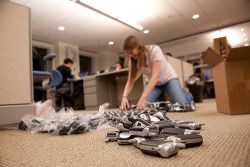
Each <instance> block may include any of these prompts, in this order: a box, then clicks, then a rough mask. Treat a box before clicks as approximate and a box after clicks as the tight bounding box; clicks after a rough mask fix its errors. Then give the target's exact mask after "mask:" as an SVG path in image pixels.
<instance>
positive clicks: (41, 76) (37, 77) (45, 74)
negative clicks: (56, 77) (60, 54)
mask: <svg viewBox="0 0 250 167" xmlns="http://www.w3.org/2000/svg"><path fill="white" fill-rule="evenodd" d="M55 57H56V54H47V55H46V56H44V57H43V61H45V62H46V64H47V69H46V71H33V83H38V82H42V81H44V80H47V79H49V82H48V83H47V84H46V85H42V86H34V89H37V90H42V101H45V100H46V99H47V92H46V90H47V89H49V88H50V86H51V83H52V79H53V75H52V60H53V58H55Z"/></svg>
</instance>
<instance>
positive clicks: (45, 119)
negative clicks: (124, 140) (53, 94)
mask: <svg viewBox="0 0 250 167" xmlns="http://www.w3.org/2000/svg"><path fill="white" fill-rule="evenodd" d="M50 104H51V103H50V101H46V102H44V103H40V102H39V103H37V112H36V113H37V115H36V116H34V115H24V116H23V117H22V118H21V120H22V121H21V122H20V123H19V129H22V130H28V131H30V132H31V134H35V133H38V132H43V133H51V134H55V135H70V134H80V133H83V132H85V131H98V130H102V129H106V128H109V127H110V126H109V122H108V120H107V119H106V117H105V115H104V111H105V110H106V109H107V108H108V107H109V103H105V104H103V105H101V106H100V108H99V112H98V113H96V114H76V113H75V112H74V110H73V109H72V108H67V109H65V108H63V109H61V110H60V111H59V112H56V111H55V110H54V108H53V107H51V105H50Z"/></svg>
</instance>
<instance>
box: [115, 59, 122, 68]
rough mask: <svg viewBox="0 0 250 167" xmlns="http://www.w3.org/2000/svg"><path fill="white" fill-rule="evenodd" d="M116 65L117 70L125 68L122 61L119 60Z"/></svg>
mask: <svg viewBox="0 0 250 167" xmlns="http://www.w3.org/2000/svg"><path fill="white" fill-rule="evenodd" d="M115 67H116V70H120V69H122V68H123V65H122V63H121V62H120V61H118V62H116V64H115Z"/></svg>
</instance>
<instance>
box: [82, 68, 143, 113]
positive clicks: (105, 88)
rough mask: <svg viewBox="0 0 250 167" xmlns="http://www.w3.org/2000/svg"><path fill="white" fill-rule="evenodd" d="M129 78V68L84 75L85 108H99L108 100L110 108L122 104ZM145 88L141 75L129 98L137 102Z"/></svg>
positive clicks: (133, 102)
mask: <svg viewBox="0 0 250 167" xmlns="http://www.w3.org/2000/svg"><path fill="white" fill-rule="evenodd" d="M127 78H128V69H122V70H119V71H112V72H105V73H101V74H98V75H93V76H87V77H83V81H84V82H83V85H84V88H83V89H84V103H85V109H95V110H96V109H98V108H99V106H100V105H102V104H104V103H106V102H108V103H109V108H116V107H118V106H120V103H121V98H122V94H123V90H124V87H125V84H126V82H127ZM143 88H144V82H143V77H142V76H141V77H140V78H139V79H138V80H137V81H136V82H135V85H134V88H133V90H132V92H131V93H130V95H129V96H128V99H129V101H130V104H136V103H137V101H138V100H139V98H140V96H141V94H142V91H143Z"/></svg>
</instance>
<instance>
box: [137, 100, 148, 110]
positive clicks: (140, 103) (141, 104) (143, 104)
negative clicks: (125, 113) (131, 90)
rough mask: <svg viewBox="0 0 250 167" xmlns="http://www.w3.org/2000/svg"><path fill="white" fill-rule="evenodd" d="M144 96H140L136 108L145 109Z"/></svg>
mask: <svg viewBox="0 0 250 167" xmlns="http://www.w3.org/2000/svg"><path fill="white" fill-rule="evenodd" d="M145 104H146V97H141V98H140V100H139V101H138V103H137V105H136V110H145Z"/></svg>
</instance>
